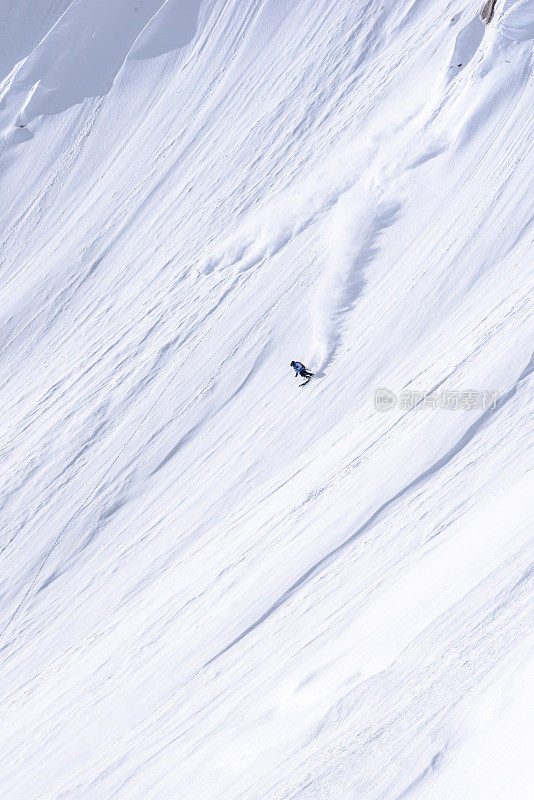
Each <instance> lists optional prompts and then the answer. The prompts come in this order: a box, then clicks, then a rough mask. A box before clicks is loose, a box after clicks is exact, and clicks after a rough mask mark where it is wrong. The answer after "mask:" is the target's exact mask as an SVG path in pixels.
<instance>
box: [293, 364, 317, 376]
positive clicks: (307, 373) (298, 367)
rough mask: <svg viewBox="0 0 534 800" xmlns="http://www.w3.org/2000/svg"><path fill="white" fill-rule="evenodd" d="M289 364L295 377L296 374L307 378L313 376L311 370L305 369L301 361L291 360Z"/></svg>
mask: <svg viewBox="0 0 534 800" xmlns="http://www.w3.org/2000/svg"><path fill="white" fill-rule="evenodd" d="M291 366H292V367H293V369H294V370H295V378H296V377H297V375H300V377H301V378H307V379H308V380H309V379H310V378H312V377H313V372H310V371H309V369H306V367H305V366H304V364H303V363H302V362H301V361H292V362H291Z"/></svg>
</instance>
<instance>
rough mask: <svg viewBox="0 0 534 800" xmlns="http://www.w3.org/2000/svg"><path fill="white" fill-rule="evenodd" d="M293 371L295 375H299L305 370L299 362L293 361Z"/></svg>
mask: <svg viewBox="0 0 534 800" xmlns="http://www.w3.org/2000/svg"><path fill="white" fill-rule="evenodd" d="M293 369H294V370H295V375H300V373H301V372H302V371H303V370H305V369H306V367H305V366H304V364H301V363H300V361H295V362H294V364H293Z"/></svg>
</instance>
